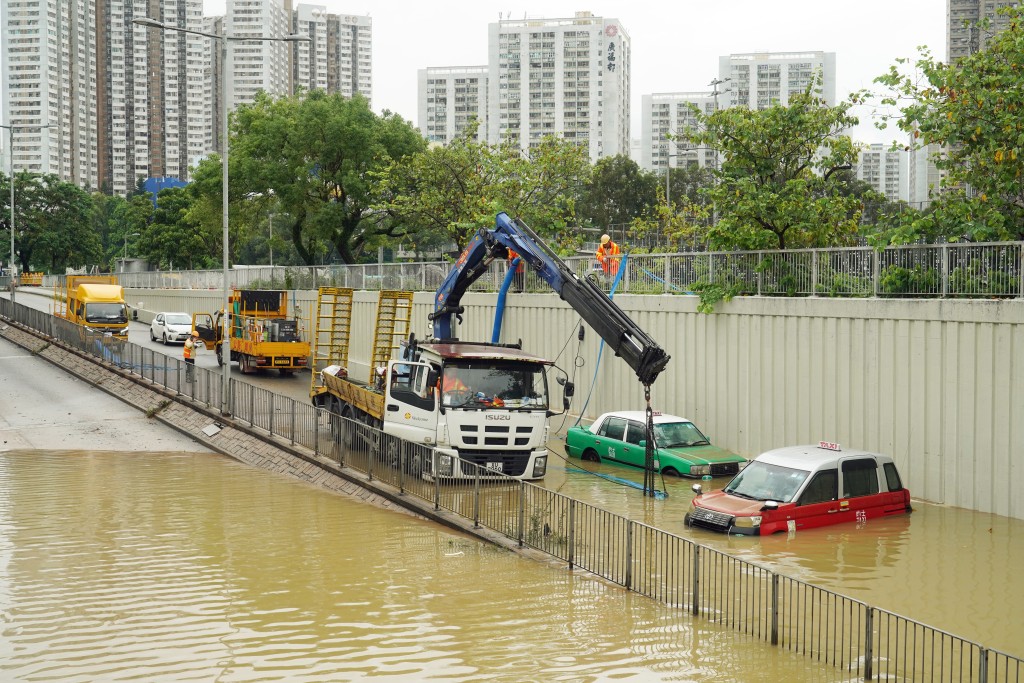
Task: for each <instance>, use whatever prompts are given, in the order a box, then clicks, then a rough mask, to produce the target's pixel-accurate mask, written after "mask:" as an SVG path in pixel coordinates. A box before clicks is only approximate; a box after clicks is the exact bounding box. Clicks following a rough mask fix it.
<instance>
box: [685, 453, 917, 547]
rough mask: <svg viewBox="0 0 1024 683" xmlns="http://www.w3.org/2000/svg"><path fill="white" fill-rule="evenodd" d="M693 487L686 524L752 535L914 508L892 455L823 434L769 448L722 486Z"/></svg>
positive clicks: (879, 515)
mask: <svg viewBox="0 0 1024 683" xmlns="http://www.w3.org/2000/svg"><path fill="white" fill-rule="evenodd" d="M693 490H694V492H695V493H696V494H697V496H696V497H695V498H694V499H693V502H692V503H691V504H690V510H689V512H687V513H686V517H685V521H686V525H687V526H691V527H701V528H705V529H711V530H713V531H722V532H725V533H732V534H745V535H751V536H756V535H762V536H766V535H768V534H774V533H777V532H780V531H797V530H799V529H813V528H815V527H819V526H826V525H830V524H840V523H842V522H862V521H866V520H868V519H872V518H874V517H883V516H888V515H896V514H903V513H907V512H910V511H911V507H910V492H909V491H908V490H907V489H905V488H904V487H903V483H902V481H901V480H900V475H899V472H897V471H896V464H895V463H894V462H893V461H892V458H890V457H888V456H885V455H880V454H878V453H869V452H867V451H862V450H855V449H849V450H843V449H842V448H841V447H840V446H839V444H834V443H829V442H825V441H822V442H821V443H819V444H818V445H817V446H788V447H786V448H776V449H775V450H771V451H766V452H765V453H762V454H761V455H759V456H757V457H756V458H755V459H754V460H752V461H751V462H750V464H748V465H747V466H746V467H745V468H744V469H743V470H741V471H740V473H739V474H737V475H736V476H735V477H734V478H733V479H732V481H730V482H729V483H728V484H727V485H726V486H725V488H724V489H722V490H721V491H709V492H708V493H704V492H703V490H702V488H701V485H700V484H694V485H693Z"/></svg>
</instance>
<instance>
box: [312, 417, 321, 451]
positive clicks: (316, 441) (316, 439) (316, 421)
mask: <svg viewBox="0 0 1024 683" xmlns="http://www.w3.org/2000/svg"><path fill="white" fill-rule="evenodd" d="M313 453H314V454H315V455H320V409H319V408H313Z"/></svg>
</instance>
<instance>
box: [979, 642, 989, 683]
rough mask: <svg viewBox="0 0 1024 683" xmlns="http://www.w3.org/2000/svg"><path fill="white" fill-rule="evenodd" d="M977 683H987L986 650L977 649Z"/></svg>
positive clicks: (984, 648)
mask: <svg viewBox="0 0 1024 683" xmlns="http://www.w3.org/2000/svg"><path fill="white" fill-rule="evenodd" d="M978 657H979V659H978V683H988V648H987V647H980V648H978Z"/></svg>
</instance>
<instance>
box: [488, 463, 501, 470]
mask: <svg viewBox="0 0 1024 683" xmlns="http://www.w3.org/2000/svg"><path fill="white" fill-rule="evenodd" d="M487 469H489V470H494V471H495V472H501V471H503V468H502V466H501V463H500V462H489V463H487Z"/></svg>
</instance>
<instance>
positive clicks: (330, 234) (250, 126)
mask: <svg viewBox="0 0 1024 683" xmlns="http://www.w3.org/2000/svg"><path fill="white" fill-rule="evenodd" d="M232 132H233V138H232V141H231V156H230V166H231V168H230V172H231V184H230V192H231V201H232V203H233V204H238V203H241V202H246V201H250V200H251V198H252V197H253V196H254V195H259V196H262V197H270V196H274V197H276V200H277V201H278V202H279V203H280V207H281V209H282V210H283V212H284V213H285V214H286V215H287V216H289V217H290V218H289V220H290V223H291V225H290V226H289V229H290V232H291V237H292V243H293V244H294V246H295V249H296V250H297V251H298V253H299V254H300V256H301V257H302V258H303V260H304V261H305V262H306V263H314V262H315V261H316V260H317V257H318V245H321V244H326V245H328V246H329V247H330V248H331V249H333V250H334V251H336V252H337V254H338V256H339V258H341V260H342V261H344V262H346V263H352V262H354V261H355V260H356V259H357V257H358V256H359V254H360V252H361V251H362V250H363V248H364V247H365V246H366V245H367V244H368V242H370V241H372V239H373V238H374V236H375V235H382V234H383V235H389V236H400V235H401V234H402V230H401V226H396V225H394V224H393V223H391V222H389V221H387V220H385V218H386V217H385V216H382V215H379V214H377V213H375V212H374V211H372V209H371V207H372V206H373V204H374V202H375V199H376V198H375V196H374V195H373V194H372V182H371V174H373V172H374V171H376V170H378V169H381V168H384V167H386V166H388V165H389V164H391V163H392V162H396V161H400V160H402V159H405V158H406V157H409V156H411V155H413V154H415V153H417V152H420V151H422V150H423V149H424V148H425V147H426V141H425V140H424V139H423V137H422V136H421V135H420V134H419V132H417V131H416V129H415V128H413V126H412V124H410V123H409V122H408V121H405V120H404V119H402V118H400V117H399V116H397V115H394V114H391V113H389V112H384V114H382V115H379V116H378V115H377V114H375V113H373V112H372V111H371V110H370V107H369V104H368V103H367V101H366V99H365V98H363V97H361V96H356V97H353V98H345V97H343V96H341V95H340V94H330V95H328V94H325V93H323V92H321V91H316V90H314V91H312V92H310V93H309V94H308V95H305V96H301V97H300V96H296V97H284V98H279V99H273V98H271V97H270V96H268V95H259V96H257V99H256V101H255V102H254V103H253V104H251V105H245V106H241V107H239V108H238V110H237V111H236V112H235V115H234V118H233V127H232ZM213 164H214V162H212V161H211V162H210V164H209V166H212V165H213ZM200 181H202V182H201V184H200V185H199V186H198V189H199V190H200V191H201V193H202V196H203V197H204V201H205V207H203V206H200V207H197V209H196V210H197V213H196V215H195V216H193V218H194V219H197V220H201V221H203V222H204V223H208V222H209V221H210V217H211V216H210V215H211V213H212V211H211V209H212V207H211V206H210V199H211V198H214V197H216V198H217V199H219V197H220V194H219V191H217V192H212V193H211V191H213V190H214V188H219V185H220V183H219V181H218V180H214V179H213V178H212V174H211V173H210V172H209V169H207V170H206V172H204V173H203V174H201V175H200V174H199V173H197V174H196V176H195V180H194V182H200ZM232 229H233V231H235V232H236V233H237V232H238V230H239V228H238V227H237V226H232Z"/></svg>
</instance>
